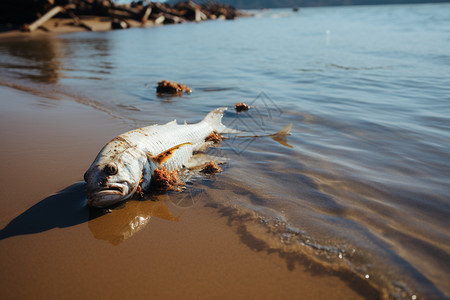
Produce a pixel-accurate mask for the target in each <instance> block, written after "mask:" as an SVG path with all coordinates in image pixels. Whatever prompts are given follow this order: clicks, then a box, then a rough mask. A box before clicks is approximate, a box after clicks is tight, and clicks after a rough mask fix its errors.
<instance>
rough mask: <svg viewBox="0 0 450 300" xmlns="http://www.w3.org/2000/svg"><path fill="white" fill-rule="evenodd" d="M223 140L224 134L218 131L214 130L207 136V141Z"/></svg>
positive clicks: (217, 141) (216, 142)
mask: <svg viewBox="0 0 450 300" xmlns="http://www.w3.org/2000/svg"><path fill="white" fill-rule="evenodd" d="M222 140H223V136H222V135H220V134H218V133H217V131H213V132H212V133H211V134H210V135H208V136H207V137H206V138H205V142H213V143H214V144H218V143H220V142H221V141H222Z"/></svg>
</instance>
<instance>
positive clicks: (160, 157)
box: [149, 142, 192, 165]
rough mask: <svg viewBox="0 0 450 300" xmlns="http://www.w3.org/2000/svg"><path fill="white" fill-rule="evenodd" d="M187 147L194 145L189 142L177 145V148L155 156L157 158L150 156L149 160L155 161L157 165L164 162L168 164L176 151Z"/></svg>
mask: <svg viewBox="0 0 450 300" xmlns="http://www.w3.org/2000/svg"><path fill="white" fill-rule="evenodd" d="M185 145H192V143H189V142H188V143H183V144H179V145H177V146H175V147H172V148H170V149H168V150H166V151H164V152H162V153H160V154H158V155H155V156H152V155H149V158H150V159H151V160H153V161H154V162H155V163H157V164H159V165H161V164H163V163H164V162H166V161H167V160H168V159H169V158H171V157H172V155H173V153H174V152H175V151H176V150H178V149H179V148H180V147H183V146H185Z"/></svg>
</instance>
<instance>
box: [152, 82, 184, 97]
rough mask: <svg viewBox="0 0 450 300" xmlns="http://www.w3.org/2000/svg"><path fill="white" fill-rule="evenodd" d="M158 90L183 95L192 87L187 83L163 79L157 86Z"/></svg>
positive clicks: (162, 92)
mask: <svg viewBox="0 0 450 300" xmlns="http://www.w3.org/2000/svg"><path fill="white" fill-rule="evenodd" d="M156 92H157V93H158V94H172V95H181V94H183V92H186V93H188V94H189V93H190V92H191V89H190V88H188V87H187V86H185V85H182V84H179V83H176V82H172V81H168V80H163V81H160V82H158V87H157V88H156Z"/></svg>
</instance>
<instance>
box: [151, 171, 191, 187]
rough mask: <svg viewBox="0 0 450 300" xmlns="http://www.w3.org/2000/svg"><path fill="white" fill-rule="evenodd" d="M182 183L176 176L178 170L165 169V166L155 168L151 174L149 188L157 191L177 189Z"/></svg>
mask: <svg viewBox="0 0 450 300" xmlns="http://www.w3.org/2000/svg"><path fill="white" fill-rule="evenodd" d="M183 185H184V183H183V182H182V181H181V180H180V178H179V177H178V171H177V170H175V171H171V172H169V171H167V169H166V168H165V167H162V168H161V169H155V171H154V172H153V176H152V182H151V189H152V190H154V191H157V192H166V191H174V190H179V189H180V187H181V186H183Z"/></svg>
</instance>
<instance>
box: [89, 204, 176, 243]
mask: <svg viewBox="0 0 450 300" xmlns="http://www.w3.org/2000/svg"><path fill="white" fill-rule="evenodd" d="M89 216H90V217H89V219H90V221H89V222H88V226H89V229H90V230H91V232H92V234H93V235H94V237H95V238H96V239H99V240H105V241H109V242H110V243H111V244H113V245H118V244H120V243H122V242H124V241H125V240H127V239H129V238H130V237H132V236H133V235H134V234H136V233H137V232H138V231H140V230H142V229H143V228H144V227H145V226H146V225H147V223H148V222H149V221H150V219H151V218H152V217H157V218H160V219H164V220H168V221H178V220H179V218H180V215H178V216H173V215H172V213H171V212H170V210H169V208H168V207H167V205H166V203H165V201H163V200H156V201H152V200H146V201H128V202H126V203H124V204H122V205H121V206H120V207H117V208H114V209H110V210H104V209H91V211H90V215H89Z"/></svg>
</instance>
